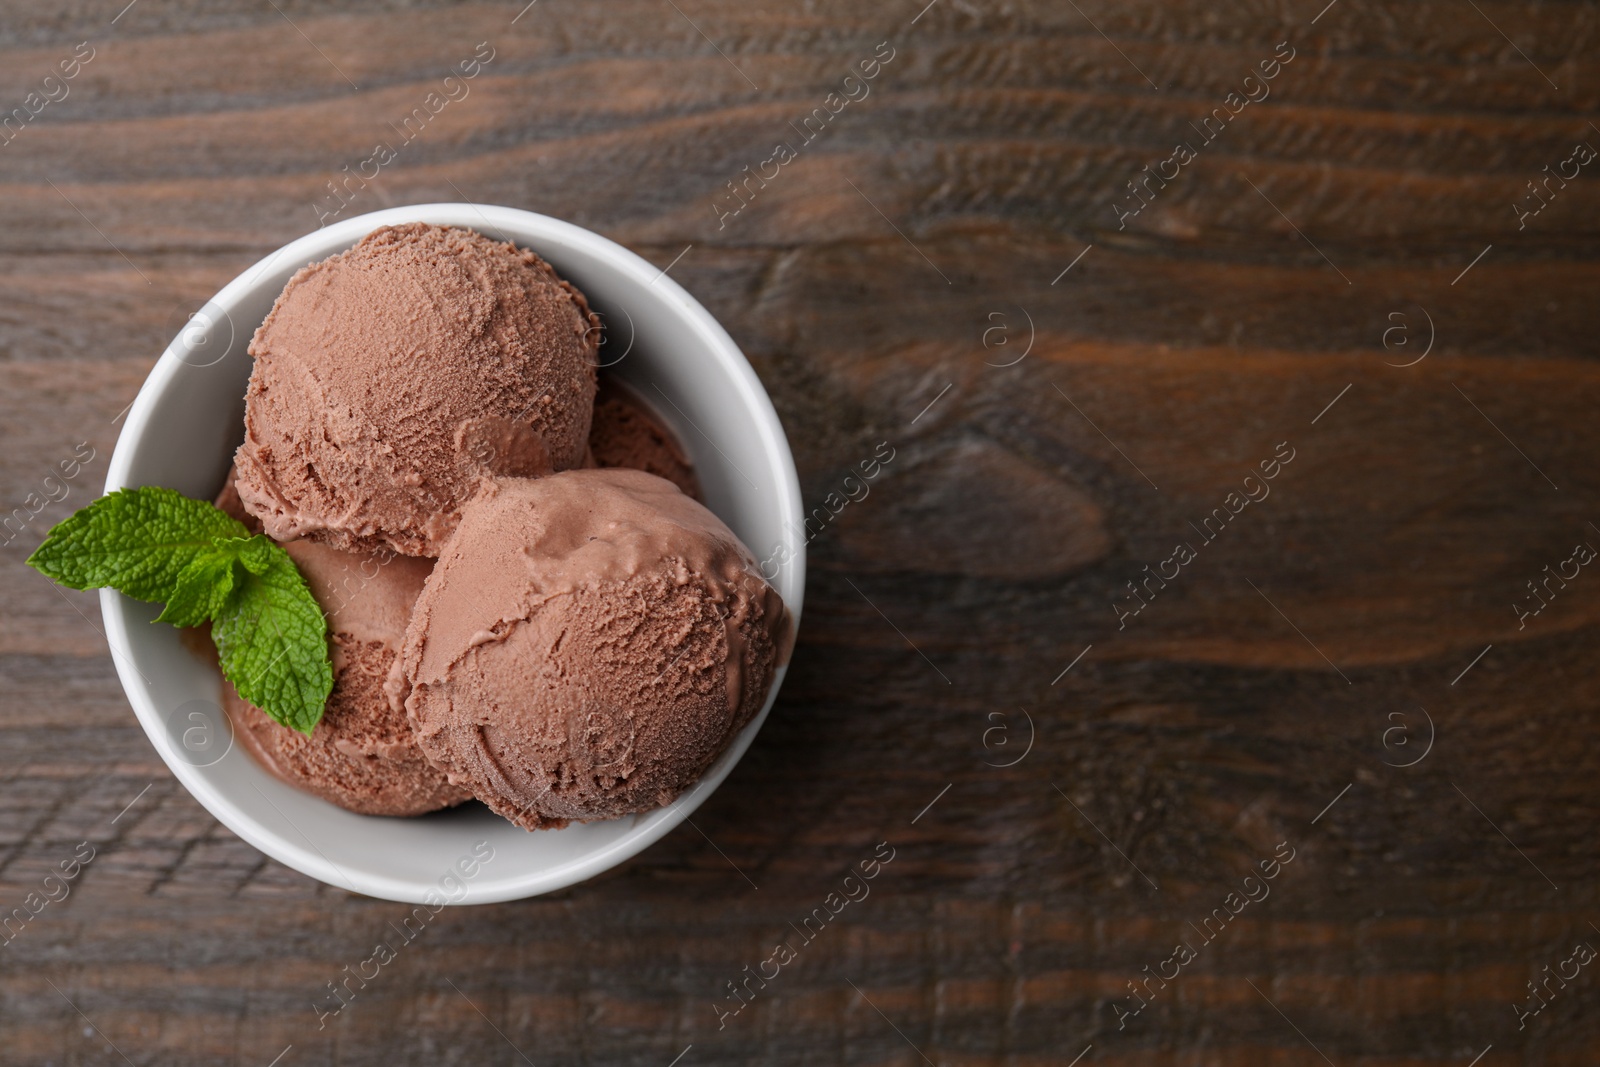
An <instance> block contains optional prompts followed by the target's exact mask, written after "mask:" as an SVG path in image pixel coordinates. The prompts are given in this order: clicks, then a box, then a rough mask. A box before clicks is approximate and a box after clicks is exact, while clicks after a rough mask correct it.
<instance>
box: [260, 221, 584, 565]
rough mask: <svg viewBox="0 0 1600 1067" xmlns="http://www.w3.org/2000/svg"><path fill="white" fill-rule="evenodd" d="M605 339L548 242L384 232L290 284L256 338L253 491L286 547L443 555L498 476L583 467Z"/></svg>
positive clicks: (447, 232)
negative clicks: (469, 504)
mask: <svg viewBox="0 0 1600 1067" xmlns="http://www.w3.org/2000/svg"><path fill="white" fill-rule="evenodd" d="M599 335H600V331H599V320H598V318H596V317H595V316H594V315H593V314H592V313H591V312H590V311H589V306H588V303H587V302H586V301H585V300H584V298H583V294H581V293H579V292H578V291H577V290H576V289H574V288H573V287H572V286H571V285H569V284H567V283H566V282H565V281H562V280H561V278H559V277H558V276H557V275H556V273H555V271H554V270H553V269H551V267H550V265H549V264H548V263H546V262H544V260H542V259H540V258H539V257H538V256H536V255H534V254H533V253H532V252H529V251H526V250H524V249H519V248H517V247H515V246H513V245H510V244H505V243H501V242H497V241H493V240H491V239H489V238H488V237H484V236H483V235H481V234H477V233H473V232H471V231H469V230H461V229H452V228H447V227H441V226H430V225H426V224H423V223H412V224H409V225H405V226H395V227H385V228H383V229H380V230H377V231H375V232H373V233H371V234H369V235H368V236H367V237H366V238H365V239H363V240H362V241H361V243H360V244H358V245H356V246H355V247H354V248H352V249H350V250H349V251H347V252H342V253H340V254H339V255H336V256H331V257H329V258H328V259H325V260H323V261H322V262H320V263H314V264H312V265H311V266H309V267H306V268H304V269H303V270H301V271H300V272H299V273H297V274H296V275H295V276H294V277H293V278H291V279H290V280H289V284H288V285H287V286H285V287H284V290H283V293H282V294H281V295H280V296H279V297H278V300H277V303H276V304H274V305H273V308H272V312H271V314H269V315H268V316H267V318H266V321H265V322H263V323H262V324H261V327H260V329H258V330H257V331H256V334H255V337H254V339H253V340H252V341H251V342H250V354H251V355H252V356H254V357H255V367H254V369H253V371H252V373H251V376H250V385H249V389H248V391H247V392H246V396H245V440H244V444H243V445H241V446H240V447H239V450H238V453H237V455H236V461H237V463H238V467H239V495H240V497H241V498H242V499H243V501H244V505H245V507H246V508H247V509H248V510H249V511H250V513H251V514H252V515H254V516H256V517H257V518H258V519H260V520H261V523H262V525H263V526H264V527H265V529H266V532H267V533H268V534H270V535H271V536H272V537H273V538H274V539H276V540H279V541H288V540H292V539H295V538H300V537H307V538H311V539H312V540H316V541H321V542H324V543H326V544H330V545H333V546H334V547H336V548H342V549H346V550H349V551H373V550H377V549H382V548H388V549H392V550H394V551H398V552H400V553H403V554H405V555H412V556H436V555H438V552H439V549H440V547H441V546H442V545H443V544H444V541H445V539H446V538H447V537H448V536H449V535H450V532H451V531H452V530H453V529H454V528H455V524H456V522H457V520H458V518H459V515H460V508H461V505H462V503H463V502H465V501H466V500H467V498H468V497H470V496H471V495H472V494H473V493H474V492H475V491H476V490H477V488H478V486H479V484H480V483H481V482H482V481H483V480H484V479H485V478H488V477H493V476H504V475H516V476H538V475H542V474H548V473H550V472H552V471H558V470H564V469H566V468H569V467H576V466H579V465H580V464H582V463H583V461H584V458H585V450H586V446H587V443H588V436H589V421H590V415H591V410H592V407H593V401H594V392H595V363H596V353H597V351H598V343H599Z"/></svg>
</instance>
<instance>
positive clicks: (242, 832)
mask: <svg viewBox="0 0 1600 1067" xmlns="http://www.w3.org/2000/svg"><path fill="white" fill-rule="evenodd" d="M405 222H430V223H437V224H440V225H448V226H462V227H467V228H470V229H474V230H478V231H479V232H481V233H486V234H489V235H490V236H493V237H498V238H502V239H504V240H509V241H512V242H514V243H516V244H518V245H520V246H522V247H525V248H530V249H532V250H533V251H535V252H537V253H538V254H539V255H541V256H543V257H544V258H545V259H547V260H549V261H550V263H551V264H552V265H554V267H555V268H556V270H557V271H558V272H560V274H561V275H562V276H563V277H565V278H567V279H569V280H570V281H572V282H573V283H574V284H575V285H577V286H578V287H579V288H580V289H582V290H583V292H584V293H585V295H587V296H588V298H589V302H590V304H591V305H592V306H593V307H594V309H595V310H596V311H598V312H599V313H600V314H601V316H602V317H603V319H604V321H605V323H606V329H607V334H608V337H607V343H606V346H605V348H603V349H602V355H601V359H602V362H603V363H604V364H605V365H606V366H607V368H608V370H609V372H610V373H612V374H615V375H617V376H618V377H620V378H622V379H623V380H624V381H626V382H627V383H628V384H630V385H632V386H633V387H634V388H635V389H637V390H638V391H639V392H640V393H641V394H642V395H643V396H644V397H645V398H646V399H647V400H650V401H651V402H653V404H654V406H655V407H656V408H657V409H658V410H659V412H660V414H661V415H662V416H663V417H664V418H665V419H666V420H667V421H668V422H669V423H671V424H672V425H673V428H674V429H675V430H676V431H677V433H678V437H679V439H680V440H681V441H682V442H683V444H684V446H685V447H686V449H687V450H688V451H689V453H690V457H691V458H692V459H693V461H694V464H695V469H696V473H697V474H698V475H699V478H700V484H701V486H702V487H703V489H704V491H705V498H706V503H707V505H708V506H709V507H710V508H711V510H712V511H714V512H716V514H717V515H718V516H719V517H721V519H722V520H723V521H724V522H726V523H727V524H728V525H729V526H730V527H732V529H733V530H734V532H735V533H737V534H738V535H739V536H740V537H741V538H742V539H743V540H744V542H745V544H747V545H749V546H750V549H751V551H753V552H754V553H755V554H756V556H757V558H759V559H767V558H769V557H771V556H772V555H773V553H774V552H775V550H776V549H778V548H779V547H780V546H787V547H788V549H789V551H790V552H791V553H792V556H791V558H789V559H788V561H787V562H785V563H783V564H782V565H781V567H779V568H778V570H777V575H776V578H775V579H774V584H775V585H776V587H777V589H778V591H779V593H780V594H782V596H783V599H784V601H785V603H786V604H787V605H788V606H789V609H790V611H792V612H793V613H794V617H795V622H796V624H798V623H799V620H800V608H801V597H802V593H803V590H804V586H805V542H804V538H803V537H799V538H797V537H795V536H794V533H793V531H796V530H801V529H803V528H804V527H803V526H802V522H801V503H800V486H799V479H798V478H797V476H796V474H795V468H794V460H793V458H792V456H791V455H790V453H789V444H788V441H787V440H786V438H785V437H784V434H783V427H782V426H781V425H780V424H779V422H778V417H777V413H776V412H774V411H773V408H772V402H771V401H770V400H769V399H768V398H767V394H766V391H765V390H764V389H762V387H761V383H760V381H759V380H757V378H756V375H755V372H754V371H752V370H751V368H750V364H749V363H748V362H747V361H746V360H745V358H744V356H743V354H742V353H740V351H739V349H738V347H737V346H736V345H735V344H734V343H733V340H732V338H730V337H729V336H728V334H727V332H726V331H724V330H723V329H722V327H721V326H719V325H718V324H717V322H716V320H714V319H713V318H712V317H711V315H710V314H708V313H707V312H706V310H705V309H704V308H703V307H701V306H700V305H699V304H698V303H697V302H696V301H695V299H694V298H693V297H691V296H690V295H689V294H688V293H686V292H685V291H684V290H683V289H682V288H680V287H679V286H678V284H677V283H676V282H674V281H673V280H672V279H671V278H670V277H667V276H665V275H664V274H663V272H662V271H661V270H659V269H658V268H656V267H654V266H652V265H650V264H649V263H647V262H646V261H645V260H643V259H641V258H639V257H638V256H636V255H634V254H633V253H632V252H629V251H628V250H627V249H625V248H623V247H621V246H620V245H618V244H616V243H614V242H612V241H609V240H607V239H606V238H604V237H601V236H599V235H598V234H594V233H591V232H589V231H588V230H584V229H580V228H579V227H577V226H573V225H571V224H570V223H565V222H561V221H558V220H556V219H552V218H549V217H547V216H544V215H536V214H533V213H532V212H528V211H519V210H516V209H514V208H506V207H489V206H483V205H473V204H423V205H418V206H415V207H399V208H393V209H390V210H386V211H377V212H373V213H372V214H369V215H361V216H358V217H356V218H351V219H347V220H345V221H343V222H339V223H335V224H334V225H331V226H328V227H326V228H324V229H321V230H318V231H317V232H315V233H312V234H308V235H306V236H305V237H302V238H300V239H299V240H298V241H294V242H292V243H290V244H288V245H286V246H284V247H283V248H281V249H279V250H278V251H276V252H274V253H273V254H272V255H270V256H268V257H266V258H265V259H263V260H262V261H261V262H259V263H257V264H256V265H255V266H253V267H251V268H250V269H249V270H247V271H246V272H245V273H244V274H242V275H240V276H239V277H238V278H235V279H234V280H233V281H232V282H230V283H229V284H228V285H227V286H226V287H225V288H224V289H223V290H222V291H221V292H220V293H218V294H217V295H216V296H215V297H213V298H212V299H211V300H210V301H209V302H208V303H207V304H206V305H205V307H204V308H202V309H201V311H200V312H199V313H198V314H196V315H195V316H194V317H193V318H191V319H190V320H189V321H188V322H187V323H186V324H185V325H184V326H183V329H182V330H181V331H180V333H179V334H178V336H177V338H175V339H174V340H173V342H172V344H171V345H170V346H168V348H167V350H166V352H165V353H164V354H163V355H162V357H161V359H160V361H159V362H158V363H157V364H156V367H155V369H154V370H153V371H152V372H151V373H150V377H149V378H148V379H147V380H146V381H145V383H144V387H143V388H142V389H141V390H140V392H139V396H138V399H137V400H135V401H134V404H133V407H132V408H131V409H130V410H129V412H128V416H127V423H126V425H125V426H124V427H123V430H122V436H121V437H120V438H119V439H118V441H117V448H116V453H115V454H114V455H113V456H112V459H111V469H110V474H109V476H108V477H107V478H106V491H107V492H111V491H112V490H114V489H120V488H123V487H125V486H141V485H164V486H169V487H171V488H173V489H177V490H178V491H179V492H182V493H185V494H188V495H189V496H194V497H201V498H207V499H209V498H210V497H211V496H212V495H213V494H214V493H215V492H216V491H217V490H218V489H219V488H220V486H221V484H222V478H223V475H224V474H225V473H226V471H227V468H228V464H229V462H230V461H231V459H232V455H233V450H234V448H235V447H236V446H237V445H238V443H239V442H240V441H241V440H242V439H243V436H244V426H243V418H244V392H245V383H246V381H247V380H248V378H249V376H250V366H251V360H250V356H249V353H248V351H247V348H248V345H249V343H250V338H251V336H252V334H254V332H255V329H256V327H257V326H258V325H259V324H260V323H261V320H262V319H263V318H265V317H266V314H267V312H268V311H269V310H270V309H271V307H272V302H273V300H275V299H276V298H277V296H278V293H279V292H280V291H282V289H283V286H284V284H285V283H286V282H287V281H288V280H289V277H290V276H291V275H292V274H294V272H295V271H297V270H299V269H300V268H301V267H303V266H305V265H306V264H308V263H312V262H315V261H317V260H320V259H324V258H326V257H327V256H329V255H332V254H333V253H335V252H339V251H342V250H344V249H346V248H349V247H351V246H352V245H354V244H355V243H356V242H357V241H359V240H360V239H361V238H362V237H363V236H365V235H366V234H368V233H370V232H371V231H372V230H374V229H377V228H378V227H380V226H386V225H394V224H398V223H405ZM768 573H769V574H770V573H771V570H770V568H769V569H768ZM100 604H101V608H102V611H103V612H104V615H105V623H106V633H107V636H108V638H109V639H110V643H111V649H112V653H113V658H114V660H115V662H116V665H117V673H118V675H119V676H120V677H121V679H122V685H123V688H124V689H125V690H127V693H128V699H129V701H130V702H131V703H132V704H133V709H134V711H135V712H137V713H138V716H139V721H140V723H141V724H143V726H144V729H145V732H146V733H147V734H149V736H150V740H151V742H152V743H153V744H154V745H155V746H156V750H157V751H158V752H160V753H161V757H162V758H163V759H164V760H166V762H167V766H168V767H170V768H171V769H172V773H173V774H175V775H176V776H177V777H178V780H179V781H181V782H182V783H183V784H184V786H185V787H186V788H187V789H188V790H189V792H190V793H192V794H194V797H195V799H197V800H199V801H200V803H201V804H203V805H205V807H206V809H207V810H208V811H210V812H211V814H213V815H215V816H216V817H217V818H218V819H219V820H221V821H222V823H223V824H224V825H225V826H227V827H228V829H230V830H232V831H233V832H234V833H236V834H238V835H239V836H240V837H242V838H244V839H245V840H246V841H248V842H250V843H251V844H252V845H254V846H255V847H256V848H258V849H260V850H261V851H263V852H265V853H266V854H267V855H269V856H271V857H273V858H274V859H276V860H279V861H281V862H283V863H285V864H288V865H289V866H290V867H293V868H294V869H295V870H298V871H301V872H303V873H305V874H308V875H310V876H311V877H313V878H318V879H321V880H322V881H324V882H327V883H329V884H330V885H334V886H339V887H341V888H344V889H348V890H350V891H352V892H355V893H362V894H365V895H367V896H373V897H382V898H385V899H388V900H398V901H406V902H410V903H429V904H435V903H437V902H440V901H445V902H449V903H487V902H491V901H500V900H513V899H517V898H520V897H528V896H533V895H535V894H538V893H547V892H550V891H551V890H555V889H560V888H562V887H564V886H568V885H571V884H573V883H574V882H579V881H582V880H583V879H585V878H590V877H592V876H594V875H595V874H598V873H599V872H601V871H603V870H606V869H607V868H609V867H612V866H614V865H616V864H618V863H621V862H622V861H623V860H625V859H627V858H628V857H630V856H632V855H634V854H635V853H637V852H639V851H640V850H641V849H643V848H645V847H646V846H647V845H649V844H650V843H651V842H653V841H655V840H657V839H658V838H660V837H662V836H663V835H665V834H666V833H667V832H668V831H670V830H671V829H672V828H673V827H675V826H677V825H678V824H679V823H680V822H682V821H683V820H684V818H686V817H687V816H688V814H689V813H690V812H692V811H693V810H694V809H695V808H696V807H698V806H699V805H700V804H701V803H703V802H704V801H705V799H706V798H707V797H708V796H710V795H711V792H712V790H714V789H716V787H717V785H718V784H719V783H721V781H722V780H723V779H724V778H726V777H727V776H728V772H729V771H731V770H732V769H733V767H734V765H735V764H736V763H738V761H739V757H740V756H742V755H743V754H744V751H745V749H747V748H749V747H750V742H751V740H752V739H754V737H755V735H756V732H757V731H758V730H759V729H760V728H761V724H762V723H763V722H764V721H765V720H766V717H767V713H768V712H769V711H770V710H771V708H772V702H773V700H774V699H775V698H776V696H777V692H778V687H779V686H780V685H781V684H782V682H783V676H784V673H785V672H784V670H783V669H779V671H778V675H777V678H776V679H775V680H774V681H773V685H772V693H771V695H770V696H769V697H768V698H767V703H766V706H765V707H763V708H762V709H761V713H760V714H759V715H757V716H756V718H755V720H754V721H753V722H752V723H751V724H750V725H749V726H748V727H746V729H745V730H744V732H743V733H741V734H740V735H739V737H738V738H737V739H736V740H735V741H734V743H733V745H732V746H731V747H730V748H729V749H728V751H727V752H725V753H724V754H723V755H722V757H721V758H720V759H719V760H718V761H717V762H716V764H715V765H713V766H712V768H711V770H710V771H709V772H707V774H706V776H705V777H704V778H703V779H702V780H701V781H700V782H699V784H698V785H696V786H695V787H694V789H692V790H691V791H690V792H688V793H687V794H685V795H684V796H683V797H682V798H681V799H680V800H679V801H678V803H677V804H675V805H674V806H672V807H670V808H665V809H661V810H658V811H653V812H648V813H646V814H643V815H636V816H631V817H628V818H623V819H616V820H611V821H608V822H599V823H589V824H585V825H579V826H569V827H567V828H566V829H564V830H545V831H541V832H538V833H528V832H527V831H524V830H520V829H518V828H517V827H515V826H513V825H511V824H510V823H508V822H506V821H505V820H503V819H501V818H499V817H498V816H495V815H493V814H491V813H490V812H489V811H488V810H487V809H485V808H483V807H482V806H480V805H468V806H467V807H466V808H465V809H457V810H455V811H450V812H440V813H436V814H433V815H428V816H423V817H420V818H412V819H398V818H382V817H377V816H369V815H356V814H354V813H352V812H348V811H345V810H343V809H341V808H338V807H335V806H334V805H332V804H329V803H327V802H325V801H322V800H319V799H317V798H316V797H313V796H310V795H308V794H306V793H302V792H300V791H299V790H296V789H294V788H292V787H290V786H288V785H285V784H284V783H283V782H281V781H279V780H278V779H276V778H274V777H272V776H271V775H269V774H268V773H266V772H265V771H264V770H262V769H261V767H260V766H258V765H257V764H256V763H255V761H254V760H252V759H251V757H250V756H249V754H248V753H246V752H245V751H244V750H243V749H242V747H240V746H239V745H235V744H232V730H231V727H230V726H229V725H228V723H227V719H226V716H225V715H223V713H222V711H221V709H220V708H219V707H218V706H217V705H218V697H219V685H220V676H219V675H218V672H217V670H216V668H215V667H214V666H213V665H211V664H210V663H207V662H206V661H205V659H204V658H202V657H201V656H199V655H197V654H196V653H195V652H193V651H191V650H190V649H189V648H188V647H186V645H185V644H184V642H183V641H182V639H181V636H180V633H179V631H177V630H175V629H173V628H172V627H170V626H168V625H166V624H164V623H162V624H156V625H152V622H151V620H153V619H154V618H155V617H156V615H157V614H158V612H159V610H160V609H159V606H158V605H152V604H144V603H140V602H139V601H136V600H131V599H129V598H128V597H125V596H123V595H121V594H120V593H117V592H115V591H113V590H109V589H106V590H102V591H101V597H100ZM485 843H486V844H485ZM486 855H492V858H490V859H488V860H487V861H485V860H484V857H485V856H486Z"/></svg>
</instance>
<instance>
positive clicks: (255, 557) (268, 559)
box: [216, 534, 278, 574]
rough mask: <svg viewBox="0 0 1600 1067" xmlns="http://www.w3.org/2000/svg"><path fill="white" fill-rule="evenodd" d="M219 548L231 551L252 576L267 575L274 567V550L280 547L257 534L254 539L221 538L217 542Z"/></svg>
mask: <svg viewBox="0 0 1600 1067" xmlns="http://www.w3.org/2000/svg"><path fill="white" fill-rule="evenodd" d="M216 545H217V547H218V548H222V549H229V550H231V551H232V552H233V553H234V554H235V555H236V556H237V557H238V560H239V562H240V563H243V564H244V569H245V570H247V571H249V572H250V573H251V574H265V573H267V569H268V568H269V567H271V566H272V560H273V555H272V550H273V549H274V548H277V547H278V546H277V545H275V544H273V543H272V542H271V541H269V540H267V539H266V538H265V537H262V536H261V535H260V534H257V535H256V536H254V537H227V538H222V537H219V538H217V540H216Z"/></svg>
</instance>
